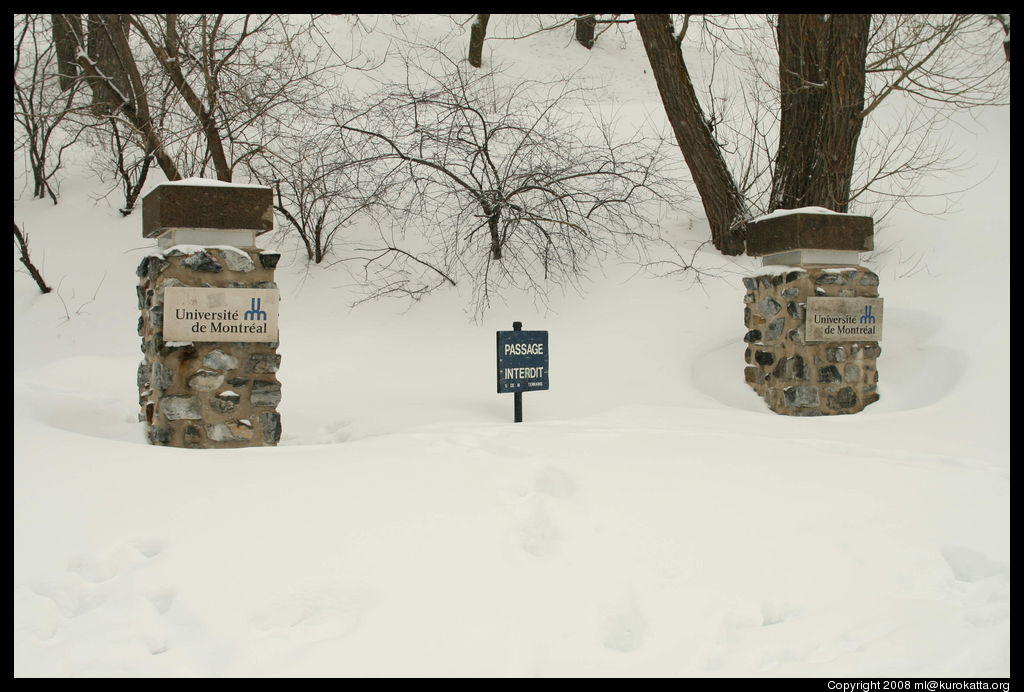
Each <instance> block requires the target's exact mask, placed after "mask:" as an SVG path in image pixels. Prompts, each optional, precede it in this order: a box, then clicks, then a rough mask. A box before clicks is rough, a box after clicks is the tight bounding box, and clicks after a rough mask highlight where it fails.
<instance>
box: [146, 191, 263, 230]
mask: <svg viewBox="0 0 1024 692" xmlns="http://www.w3.org/2000/svg"><path fill="white" fill-rule="evenodd" d="M178 229H204V230H210V229H217V230H236V231H251V232H252V233H253V234H255V235H259V234H261V233H266V232H267V231H272V230H274V197H273V192H272V191H271V189H270V188H269V187H263V186H260V185H240V184H235V183H224V182H221V181H218V180H208V179H204V178H187V179H185V180H177V181H174V182H169V183H163V184H161V185H159V186H157V187H156V188H155V189H154V190H153V191H152V192H150V193H149V194H148V195H146V196H145V197H144V198H143V200H142V237H143V238H156V237H159V236H161V235H163V234H164V233H167V232H168V231H171V230H178Z"/></svg>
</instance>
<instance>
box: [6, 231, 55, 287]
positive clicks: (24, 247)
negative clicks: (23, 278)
mask: <svg viewBox="0 0 1024 692" xmlns="http://www.w3.org/2000/svg"><path fill="white" fill-rule="evenodd" d="M14 239H15V240H17V241H18V248H19V249H20V250H21V263H22V264H24V265H25V267H26V268H27V269H28V273H29V274H31V275H32V280H33V281H35V282H36V285H37V286H39V290H40V291H42V292H43V293H49V292H50V291H52V290H53V289H52V288H50V287H49V286H47V285H46V282H45V281H43V275H42V274H40V273H39V270H38V269H36V265H34V264H32V260H31V259H29V256H28V241H27V240H26V239H25V236H24V235H22V233H21V229H20V228H18V224H17V223H15V224H14Z"/></svg>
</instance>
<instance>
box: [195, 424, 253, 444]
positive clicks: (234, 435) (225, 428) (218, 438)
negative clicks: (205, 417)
mask: <svg viewBox="0 0 1024 692" xmlns="http://www.w3.org/2000/svg"><path fill="white" fill-rule="evenodd" d="M252 435H253V432H252V426H250V425H245V424H244V423H242V422H240V421H236V422H234V423H215V424H214V425H207V426H206V436H207V437H208V438H209V439H211V440H212V441H214V442H236V441H244V440H251V439H252Z"/></svg>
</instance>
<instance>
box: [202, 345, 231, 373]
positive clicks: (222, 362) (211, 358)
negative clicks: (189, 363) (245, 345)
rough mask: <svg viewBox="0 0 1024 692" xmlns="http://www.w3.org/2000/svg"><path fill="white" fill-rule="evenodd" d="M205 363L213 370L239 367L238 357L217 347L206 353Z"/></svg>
mask: <svg viewBox="0 0 1024 692" xmlns="http://www.w3.org/2000/svg"><path fill="white" fill-rule="evenodd" d="M203 365H204V366H205V367H207V368H210V369H211V370H234V369H235V368H237V367H238V359H237V358H235V357H234V356H231V355H229V354H227V353H224V351H222V350H220V349H219V348H216V349H214V350H212V351H210V352H209V353H207V354H206V357H205V358H203Z"/></svg>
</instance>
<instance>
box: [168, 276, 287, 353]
mask: <svg viewBox="0 0 1024 692" xmlns="http://www.w3.org/2000/svg"><path fill="white" fill-rule="evenodd" d="M279 300H280V292H279V291H278V290H277V289H276V288H194V287H188V286H169V287H167V288H165V289H164V340H165V341H260V342H270V341H277V340H278V338H277V312H278V310H277V308H278V302H279Z"/></svg>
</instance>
